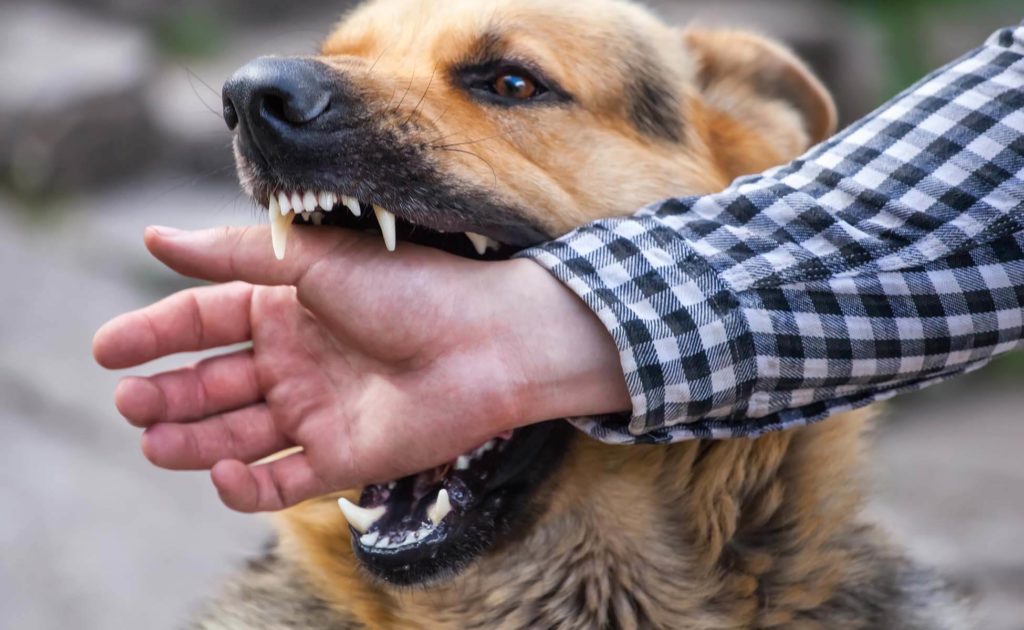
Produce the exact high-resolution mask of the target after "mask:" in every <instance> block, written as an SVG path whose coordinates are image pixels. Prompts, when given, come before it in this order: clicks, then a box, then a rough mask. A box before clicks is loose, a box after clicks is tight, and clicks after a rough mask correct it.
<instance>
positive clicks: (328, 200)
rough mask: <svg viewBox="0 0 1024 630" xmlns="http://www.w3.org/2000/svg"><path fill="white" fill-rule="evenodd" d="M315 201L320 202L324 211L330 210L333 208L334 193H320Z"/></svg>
mask: <svg viewBox="0 0 1024 630" xmlns="http://www.w3.org/2000/svg"><path fill="white" fill-rule="evenodd" d="M317 201H319V202H320V207H321V208H323V209H324V212H330V211H331V210H334V195H332V194H331V193H329V192H322V193H320V196H319V198H318V199H317Z"/></svg>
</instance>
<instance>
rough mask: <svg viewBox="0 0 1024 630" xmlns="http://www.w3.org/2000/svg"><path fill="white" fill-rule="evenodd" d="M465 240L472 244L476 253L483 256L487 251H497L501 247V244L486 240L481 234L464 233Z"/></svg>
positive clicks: (489, 239)
mask: <svg viewBox="0 0 1024 630" xmlns="http://www.w3.org/2000/svg"><path fill="white" fill-rule="evenodd" d="M466 238H468V239H469V241H470V242H471V243H473V247H474V248H475V249H476V253H477V254H480V255H481V256H483V255H484V254H486V253H487V250H488V249H498V248H500V247H501V243H499V242H498V241H496V240H494V239H492V238H488V237H486V236H484V235H483V234H475V233H473V232H466Z"/></svg>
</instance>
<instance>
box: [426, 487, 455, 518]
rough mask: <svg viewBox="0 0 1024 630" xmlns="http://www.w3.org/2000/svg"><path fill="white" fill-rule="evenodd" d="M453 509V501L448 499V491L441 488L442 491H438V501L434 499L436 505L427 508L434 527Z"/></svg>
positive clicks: (428, 516)
mask: <svg viewBox="0 0 1024 630" xmlns="http://www.w3.org/2000/svg"><path fill="white" fill-rule="evenodd" d="M451 511H452V503H451V501H449V500H448V491H447V490H445V489H444V488H441V491H440V492H438V493H437V501H434V505H431V506H430V507H429V508H428V509H427V518H429V519H430V522H431V523H433V524H434V527H437V526H438V525H439V524H440V523H441V521H442V520H443V519H444V517H446V516H448V513H449V512H451Z"/></svg>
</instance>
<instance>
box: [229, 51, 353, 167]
mask: <svg viewBox="0 0 1024 630" xmlns="http://www.w3.org/2000/svg"><path fill="white" fill-rule="evenodd" d="M333 100H334V99H333V93H332V85H331V82H330V72H329V69H328V68H327V67H326V66H325V65H323V64H322V63H320V62H317V61H314V60H312V59H298V58H284V57H261V58H259V59H256V60H255V61H252V62H250V63H248V64H246V65H245V66H243V67H242V68H241V69H239V70H238V71H237V72H236V73H235V74H234V76H232V77H231V78H230V79H228V81H227V83H225V84H224V120H225V122H226V123H227V125H228V128H229V129H231V130H232V131H234V130H238V131H239V133H240V134H241V135H242V137H243V141H244V140H249V141H251V142H253V143H254V144H255V145H256V146H257V147H259V148H260V150H261V152H263V153H264V154H266V153H267V152H268V151H273V150H274V149H275V148H276V147H277V146H278V145H281V144H289V145H294V144H300V143H301V142H302V139H303V136H305V135H308V134H310V133H313V132H315V131H316V130H317V125H316V123H317V122H320V121H322V119H323V118H324V117H325V115H326V114H327V112H329V111H331V109H332V106H334V105H335V104H334V103H333Z"/></svg>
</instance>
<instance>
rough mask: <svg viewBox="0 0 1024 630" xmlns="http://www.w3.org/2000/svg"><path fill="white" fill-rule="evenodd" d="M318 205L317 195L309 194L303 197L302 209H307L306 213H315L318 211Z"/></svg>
mask: <svg viewBox="0 0 1024 630" xmlns="http://www.w3.org/2000/svg"><path fill="white" fill-rule="evenodd" d="M318 205H319V203H318V202H317V198H316V195H314V194H313V193H311V192H307V193H306V194H305V195H303V196H302V207H303V208H305V209H306V212H313V211H314V210H316V209H317V206H318Z"/></svg>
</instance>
